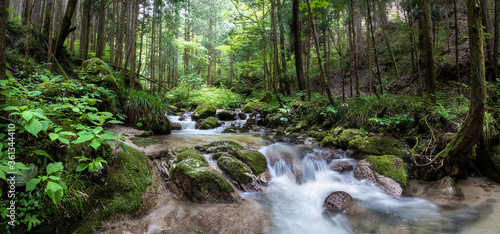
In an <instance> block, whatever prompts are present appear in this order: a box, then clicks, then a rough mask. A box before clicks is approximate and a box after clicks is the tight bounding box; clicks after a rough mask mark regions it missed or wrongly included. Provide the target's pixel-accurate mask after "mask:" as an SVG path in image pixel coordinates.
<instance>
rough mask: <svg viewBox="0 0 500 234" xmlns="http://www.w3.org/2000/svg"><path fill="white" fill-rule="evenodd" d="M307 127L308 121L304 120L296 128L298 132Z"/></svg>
mask: <svg viewBox="0 0 500 234" xmlns="http://www.w3.org/2000/svg"><path fill="white" fill-rule="evenodd" d="M306 127H307V121H305V120H302V121H300V122H299V123H298V124H297V126H296V127H295V128H296V129H297V130H302V129H304V128H306Z"/></svg>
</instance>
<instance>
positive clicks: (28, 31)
mask: <svg viewBox="0 0 500 234" xmlns="http://www.w3.org/2000/svg"><path fill="white" fill-rule="evenodd" d="M33 5H35V2H33V1H32V0H26V8H25V9H24V11H25V12H26V13H25V14H26V22H24V18H23V23H26V24H25V25H26V43H25V45H24V69H25V70H26V71H27V69H28V58H29V51H30V38H31V11H32V9H33Z"/></svg>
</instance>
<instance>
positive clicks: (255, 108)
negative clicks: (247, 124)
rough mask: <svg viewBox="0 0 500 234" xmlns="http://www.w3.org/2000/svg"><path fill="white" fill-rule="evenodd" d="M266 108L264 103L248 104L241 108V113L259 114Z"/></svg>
mask: <svg viewBox="0 0 500 234" xmlns="http://www.w3.org/2000/svg"><path fill="white" fill-rule="evenodd" d="M266 106H267V103H265V102H249V103H247V104H246V105H245V106H243V109H242V111H243V112H245V113H260V112H262V109H263V108H264V107H266Z"/></svg>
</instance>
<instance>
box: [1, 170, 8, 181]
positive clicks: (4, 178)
mask: <svg viewBox="0 0 500 234" xmlns="http://www.w3.org/2000/svg"><path fill="white" fill-rule="evenodd" d="M0 178H1V179H3V180H5V181H7V177H6V176H5V172H4V170H3V169H2V168H0Z"/></svg>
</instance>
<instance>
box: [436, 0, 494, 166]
mask: <svg viewBox="0 0 500 234" xmlns="http://www.w3.org/2000/svg"><path fill="white" fill-rule="evenodd" d="M467 20H468V22H467V25H468V26H467V28H468V31H469V48H470V59H471V91H472V94H471V103H470V107H469V114H468V115H467V118H466V119H465V122H464V124H463V125H462V127H460V129H459V130H458V132H457V134H456V135H455V136H454V137H453V139H452V140H451V141H450V142H449V143H448V145H446V148H445V149H444V150H443V151H441V152H439V154H438V155H437V156H436V158H445V159H449V160H451V161H454V162H455V163H456V162H457V161H459V160H460V159H462V158H463V157H464V156H466V154H467V153H468V152H469V151H470V150H471V149H472V147H473V146H474V145H475V144H476V143H477V142H478V141H479V139H480V138H481V136H482V134H481V133H482V131H483V124H484V112H485V109H486V86H485V65H484V52H483V31H482V24H481V3H480V1H479V0H467ZM456 173H458V172H456ZM450 174H455V173H450Z"/></svg>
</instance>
